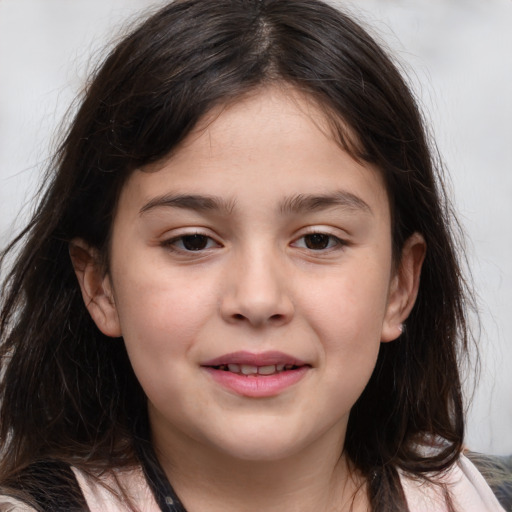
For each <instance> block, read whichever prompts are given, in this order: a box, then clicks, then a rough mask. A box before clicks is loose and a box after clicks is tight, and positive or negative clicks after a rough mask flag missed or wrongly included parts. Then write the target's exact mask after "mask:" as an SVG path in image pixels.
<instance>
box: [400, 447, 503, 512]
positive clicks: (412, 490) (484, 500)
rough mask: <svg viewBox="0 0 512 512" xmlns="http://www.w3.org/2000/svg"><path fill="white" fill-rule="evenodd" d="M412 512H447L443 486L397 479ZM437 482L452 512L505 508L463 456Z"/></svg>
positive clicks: (441, 487) (489, 511) (482, 511)
mask: <svg viewBox="0 0 512 512" xmlns="http://www.w3.org/2000/svg"><path fill="white" fill-rule="evenodd" d="M400 479H401V483H402V487H403V489H404V492H405V496H406V498H407V503H408V505H409V508H410V510H411V512H431V511H433V510H436V511H439V512H445V511H447V510H448V508H447V505H446V500H445V497H444V492H443V486H442V485H435V484H431V483H429V482H426V481H419V480H417V479H413V478H409V477H407V476H405V475H403V474H402V475H401V476H400ZM437 481H438V482H440V483H441V484H444V488H445V489H447V490H448V492H449V493H450V496H451V499H452V500H453V504H454V507H455V510H457V511H460V512H503V511H504V509H503V508H502V506H501V505H500V504H499V502H498V500H497V499H496V497H495V496H494V494H493V492H492V490H491V488H490V487H489V486H488V485H487V482H486V481H485V479H484V477H483V476H482V475H481V474H480V473H479V472H478V470H477V469H476V467H475V466H474V465H473V464H472V463H471V462H470V461H469V460H468V459H467V458H466V457H464V456H463V455H461V456H460V458H459V460H458V461H457V463H456V464H454V465H453V466H452V467H451V468H450V469H449V470H448V471H447V472H446V473H444V474H443V475H441V476H439V477H438V478H437Z"/></svg>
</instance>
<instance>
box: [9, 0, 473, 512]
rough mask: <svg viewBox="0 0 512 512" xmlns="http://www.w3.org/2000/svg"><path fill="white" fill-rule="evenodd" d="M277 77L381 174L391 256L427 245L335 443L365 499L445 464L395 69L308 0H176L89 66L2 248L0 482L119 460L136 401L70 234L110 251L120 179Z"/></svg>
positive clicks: (430, 177) (442, 320)
mask: <svg viewBox="0 0 512 512" xmlns="http://www.w3.org/2000/svg"><path fill="white" fill-rule="evenodd" d="M279 82H281V83H286V84H290V85H292V86H294V87H295V88H297V89H299V90H300V91H302V92H303V93H305V94H307V95H309V96H310V97H312V98H314V100H315V101H316V102H317V103H318V104H319V105H320V106H321V108H323V110H324V112H325V114H326V116H327V117H328V119H329V120H330V121H331V122H332V124H333V127H335V128H336V129H337V135H338V136H339V141H340V144H342V146H343V147H344V148H345V149H347V150H348V151H349V152H350V153H351V154H352V156H353V157H354V158H357V159H360V160H363V161H365V162H370V163H372V164H375V165H376V166H377V167H378V168H379V169H380V170H381V172H382V175H383V176H384V179H385V182H386V184H387V188H388V192H389V197H390V202H391V208H392V212H393V233H392V236H393V244H394V249H395V254H396V255H399V254H400V249H401V247H402V245H403V243H404V241H405V240H406V239H407V238H408V237H409V236H410V235H411V234H412V233H414V232H419V233H421V234H422V235H423V237H424V238H425V240H426V243H427V247H428V250H427V255H426V260H425V262H424V265H423V272H422V278H421V286H420V290H419V295H418V299H417V302H416V305H415V307H414V309H413V311H412V313H411V315H410V317H409V319H408V321H407V328H406V330H405V333H404V334H403V335H402V336H401V337H400V339H399V340H397V341H396V342H393V343H387V344H383V345H382V347H381V350H380V354H379V358H378V362H377V365H376V368H375V371H374V372H373V375H372V377H371V380H370V382H369V383H368V385H367V387H366V389H365V390H364V392H363V394H362V395H361V397H360V398H359V400H358V401H357V403H356V404H355V405H354V407H353V409H352V411H351V415H350V420H349V424H348V432H347V437H346V443H345V450H346V453H347V455H348V457H349V459H350V461H351V462H352V464H353V465H354V467H355V468H357V469H358V470H359V471H360V472H362V474H363V475H365V476H366V477H367V479H368V482H369V495H370V501H371V504H372V509H373V510H374V511H386V510H390V511H391V510H393V511H399V510H407V505H406V503H405V498H404V495H403V491H402V490H401V486H400V483H399V476H398V471H397V470H401V471H404V472H407V473H410V474H412V475H416V476H418V477H421V476H422V475H423V476H427V475H428V474H431V473H432V472H438V471H443V470H444V469H446V468H447V467H449V466H450V465H451V464H452V463H453V462H454V461H455V460H456V458H457V457H458V455H459V452H460V449H461V443H462V437H463V431H464V422H463V405H462V397H461V385H460V379H459V356H460V355H461V354H464V353H465V352H466V350H467V342H468V334H467V329H466V319H465V302H464V301H465V294H464V286H465V285H464V281H463V280H462V277H461V272H460V268H459V264H458V261H457V257H456V254H455V248H454V240H453V236H452V234H451V231H450V217H451V215H450V211H449V208H448V206H447V202H446V199H445V197H444V193H443V190H442V184H441V180H439V179H438V170H439V169H438V165H437V164H436V160H435V158H434V156H435V152H434V151H432V149H431V148H430V147H429V142H428V139H427V136H426V134H425V129H424V126H423V122H422V119H421V116H420V114H419V111H418V108H417V105H416V102H415V100H414V98H413V96H412V94H411V92H410V90H409V88H408V86H407V84H406V83H405V81H404V79H403V78H402V77H401V76H400V73H399V72H398V70H397V68H396V66H395V65H394V64H393V63H392V61H391V60H390V58H389V57H388V55H387V54H386V53H385V52H384V51H383V50H382V48H381V47H380V46H379V45H377V44H376V43H375V42H374V40H373V39H372V38H371V37H370V36H369V35H368V33H367V32H366V31H365V30H364V29H363V28H361V27H360V26H359V25H358V24H357V23H355V22H354V21H353V20H352V19H351V17H349V16H347V15H346V14H343V13H341V12H339V11H338V10H335V9H334V8H332V7H330V6H328V5H327V4H325V3H323V2H321V1H318V0H209V1H208V2H204V1H203V0H179V1H176V2H173V3H171V4H169V5H167V6H165V7H164V8H163V9H161V10H160V11H159V12H157V13H156V14H154V15H153V16H151V17H150V18H149V19H147V20H146V21H145V22H143V23H142V24H141V25H140V26H139V27H138V28H136V29H135V30H134V31H133V32H132V33H131V34H129V35H128V36H127V37H125V38H124V39H123V40H122V42H121V43H120V44H118V46H117V47H116V48H115V49H114V50H113V51H112V52H111V53H110V55H108V57H107V58H106V60H105V61H104V63H103V64H102V65H101V66H100V67H99V68H98V70H97V72H96V73H95V74H94V76H93V77H92V79H91V81H90V83H89V84H88V86H87V89H86V91H85V97H84V99H83V102H82V104H81V106H80V108H79V110H78V112H77V114H76V116H75V119H74V121H73V122H72V124H71V127H70V129H69V132H68V133H67V136H66V137H65V140H64V141H63V143H62V145H61V147H60V149H59V151H58V153H57V155H56V157H55V159H54V161H53V165H52V166H51V169H50V170H49V171H48V173H47V174H46V176H45V185H44V187H45V191H44V193H43V195H42V196H41V199H40V202H39V205H38V207H37V211H36V213H35V215H34V216H33V218H32V220H31V221H30V223H29V225H28V226H27V227H26V228H25V230H24V231H23V232H22V233H21V234H20V235H19V236H18V237H17V238H16V239H15V240H14V241H13V242H12V243H11V245H10V246H9V247H8V248H7V251H6V252H5V253H4V257H3V259H4V261H5V258H6V254H10V253H12V252H13V251H14V250H15V249H16V248H17V247H19V248H20V249H19V253H18V254H17V257H16V261H15V263H14V265H13V266H12V269H11V270H10V272H9V273H8V274H7V276H6V279H5V287H4V297H3V303H2V306H3V307H2V311H1V317H0V322H1V323H0V329H1V357H2V381H1V387H0V399H1V418H2V419H1V425H0V435H1V438H2V444H3V448H2V453H3V459H2V462H1V464H0V478H1V479H4V480H5V479H6V478H8V477H9V476H10V475H13V474H14V473H15V472H17V471H19V470H20V469H21V468H23V467H24V466H26V465H28V464H30V463H31V462H33V461H37V460H42V459H51V458H53V459H57V460H62V461H67V462H69V463H71V464H74V465H75V466H77V467H79V468H82V469H85V470H87V469H88V468H89V469H91V468H94V467H96V468H111V467H115V466H121V465H126V464H132V463H133V462H134V453H133V446H132V439H133V435H134V434H133V432H134V424H135V422H136V421H137V420H138V418H139V417H140V415H141V414H144V412H142V411H144V410H145V397H144V394H143V392H142V390H141V388H140V386H139V384H138V382H137V380H136V378H135V376H134V374H133V371H132V370H131V366H130V363H129V361H128V358H127V355H126V352H125V349H124V345H123V342H122V340H111V339H107V338H106V337H105V336H104V335H103V334H101V333H100V332H99V330H98V329H97V328H96V326H95V325H94V324H93V322H92V320H91V318H90V317H89V314H88V312H87V310H86V308H85V307H84V304H83V301H82V297H81V294H80V290H79V286H78V284H77V280H76V278H75V275H74V272H73V268H72V266H71V261H70V258H69V254H68V250H69V249H68V244H69V242H70V240H72V239H73V238H75V237H80V238H82V239H84V240H86V241H87V242H88V243H89V244H91V245H92V246H95V247H96V248H98V249H99V250H100V251H101V252H102V253H103V254H104V255H105V258H106V260H108V241H109V231H110V228H111V223H112V218H113V213H114V211H115V208H116V201H117V197H118V194H119V192H120V190H121V188H122V186H123V184H124V182H125V180H126V178H127V177H128V176H129V175H130V173H131V172H132V171H133V170H134V169H137V168H140V167H142V166H145V165H147V164H149V163H152V162H156V161H158V160H160V159H162V158H163V157H165V156H166V155H168V154H169V152H171V151H172V150H173V149H174V148H176V147H177V145H178V144H179V143H180V141H182V140H183V139H184V137H186V136H187V134H188V133H189V132H190V131H191V130H192V129H193V128H194V127H195V126H196V124H197V123H198V121H199V120H200V119H201V118H203V116H205V114H206V113H208V112H209V111H211V109H212V108H213V107H215V106H219V105H223V104H226V103H227V102H233V101H236V99H237V98H239V97H241V96H242V95H244V94H247V93H249V92H251V91H254V90H256V89H257V88H259V87H262V86H265V85H267V84H271V83H279ZM345 126H346V127H348V130H346V129H344V127H345ZM349 132H350V134H352V137H350V136H349ZM425 444H426V445H428V446H429V448H430V449H429V450H427V451H428V456H427V455H424V453H425V449H424V445H425Z"/></svg>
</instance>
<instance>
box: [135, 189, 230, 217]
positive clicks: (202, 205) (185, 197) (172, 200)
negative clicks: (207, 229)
mask: <svg viewBox="0 0 512 512" xmlns="http://www.w3.org/2000/svg"><path fill="white" fill-rule="evenodd" d="M161 207H167V208H183V209H185V210H196V211H208V210H210V211H218V212H220V213H223V214H226V215H229V214H230V213H231V212H232V211H233V209H234V207H235V202H234V201H233V200H225V199H223V198H221V197H217V196H210V195H199V194H165V195H163V196H158V197H155V198H153V199H151V201H148V202H147V203H146V204H145V205H144V206H143V207H142V208H141V209H140V210H139V214H140V215H142V214H144V213H146V212H148V211H150V210H153V209H155V208H161Z"/></svg>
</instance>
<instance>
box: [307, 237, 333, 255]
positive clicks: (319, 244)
mask: <svg viewBox="0 0 512 512" xmlns="http://www.w3.org/2000/svg"><path fill="white" fill-rule="evenodd" d="M331 238H332V237H331V236H329V235H326V234H324V233H313V234H311V235H305V236H304V244H305V246H306V247H307V248H308V249H312V250H314V251H321V250H322V249H327V248H328V247H329V246H330V242H331Z"/></svg>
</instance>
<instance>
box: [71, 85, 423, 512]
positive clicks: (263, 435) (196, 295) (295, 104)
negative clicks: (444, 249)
mask: <svg viewBox="0 0 512 512" xmlns="http://www.w3.org/2000/svg"><path fill="white" fill-rule="evenodd" d="M148 171H150V172H148ZM183 196H187V197H189V196H200V197H201V198H203V199H201V201H202V202H201V201H197V200H195V201H190V200H187V201H183V200H182V199H180V200H178V201H177V200H176V197H181V198H182V197H183ZM205 197H207V199H211V198H212V197H214V198H215V202H216V204H215V205H212V204H209V203H208V201H206V202H205V200H204V198H205ZM306 197H307V198H310V197H314V198H316V200H309V201H308V200H304V198H306ZM319 197H320V198H321V200H318V198H319ZM327 197H328V198H329V199H328V200H327V199H326V198H327ZM298 198H302V200H299V199H298ZM207 203H208V204H209V206H208V207H205V205H206V204H207ZM213 206H215V207H213ZM390 233H391V219H390V207H389V202H388V197H387V193H386V189H385V186H384V182H383V179H382V176H381V175H380V173H379V172H378V170H377V169H375V168H372V167H371V166H369V165H362V164H360V163H357V162H355V161H354V160H353V159H352V158H351V157H350V156H349V155H348V154H347V153H346V152H345V151H343V150H342V149H341V148H340V146H339V145H338V144H337V143H336V141H335V140H334V139H333V138H332V137H331V136H330V134H329V130H328V128H327V124H326V122H325V121H324V118H323V116H322V114H321V112H320V111H319V110H318V109H317V108H316V107H315V105H314V104H313V103H312V102H311V101H310V100H308V98H306V97H304V96H302V95H301V94H300V93H298V92H297V91H294V90H293V89H290V88H284V87H282V88H277V87H275V88H267V89H263V90H260V91H258V92H257V93H255V94H253V95H251V96H248V97H245V98H243V99H241V100H239V101H238V102H236V103H234V104H233V105H230V106H226V107H224V108H223V109H220V110H218V111H216V112H213V113H211V115H209V116H207V117H206V118H205V119H204V120H203V122H202V123H200V125H199V126H198V127H197V128H196V129H195V130H194V132H193V133H192V134H191V135H190V136H189V137H188V138H187V139H186V140H185V141H184V143H183V144H182V145H181V146H180V147H179V148H178V149H177V150H176V151H174V152H173V154H172V155H171V156H170V157H169V158H168V159H166V160H165V161H163V162H160V163H159V165H158V166H156V167H153V168H152V169H145V170H141V171H135V172H134V173H133V174H132V176H131V177H130V178H129V179H128V181H127V183H126V184H125V185H124V188H123V190H122V193H121V196H120V199H119V204H118V206H117V211H116V215H115V219H114V224H113V231H112V240H111V259H110V269H111V271H110V273H109V274H107V275H105V273H104V271H103V269H101V268H100V265H99V258H97V255H96V253H95V251H94V249H92V248H90V247H88V246H87V245H86V244H85V243H84V242H83V241H81V240H76V241H75V242H74V244H73V247H74V249H73V251H72V258H73V261H74V264H75V269H76V271H77V276H78V279H79V282H80V284H81V287H82V292H83V295H84V300H85V302H86V304H87V307H88V308H89V311H90V313H91V315H92V317H93V319H94V320H95V322H96V324H97V325H98V327H99V328H100V330H102V331H103V332H104V333H105V334H107V335H109V336H123V338H124V342H125V344H126V348H127V351H128V354H129V357H130V360H131V362H132V365H133V368H134V370H135V373H136V375H137V378H138V379H139V381H140V383H141V385H142V387H143V389H144V391H145V392H146V394H147V396H148V410H149V418H150V424H151V429H152V435H153V440H154V444H155V448H156V450H157V453H158V456H159V458H160V461H161V463H162V466H163V467H164V469H165V471H166V472H167V474H168V476H169V478H170V480H171V482H172V483H173V486H174V487H175V489H176V490H177V492H178V494H179V495H180V497H181V498H182V499H183V501H184V503H185V505H186V506H187V509H188V510H189V511H192V512H193V511H199V510H201V511H205V510H206V511H217V510H218V511H220V510H222V511H224V512H225V511H229V510H236V511H252V510H266V511H270V510H293V511H311V510H319V511H321V510H325V511H331V510H344V509H345V507H348V506H349V504H350V503H352V498H353V496H354V495H355V494H356V490H357V489H358V488H362V489H364V482H362V481H361V480H360V479H359V478H358V476H357V474H356V473H354V472H352V473H351V472H350V471H349V469H348V465H347V461H346V460H345V458H344V457H343V456H341V457H340V454H341V453H342V451H343V444H344V439H345V431H346V426H347V421H348V417H349V413H350V410H351V408H352V406H353V404H354V403H355V401H356V400H357V398H358V397H359V395H360V394H361V392H362V391H363V389H364V387H365V385H366V383H367V382H368V380H369V378H370V376H371V373H372V371H373V368H374V365H375V362H376V358H377V355H378V352H379V347H380V344H381V343H383V342H392V341H393V340H395V339H396V338H397V337H398V336H399V335H400V327H401V323H402V322H403V321H404V320H405V318H406V317H407V315H408V314H409V312H410V310H411V308H412V306H413V304H414V300H415V297H416V293H417V289H418V283H419V274H420V269H421V263H422V261H423V256H424V252H425V244H424V242H423V239H422V238H421V236H420V235H417V234H415V235H413V236H412V237H411V239H409V240H408V241H407V243H406V244H405V246H404V249H403V252H402V255H401V259H400V262H399V264H398V265H396V264H395V262H394V261H393V258H392V249H391V235H390ZM313 234H317V235H316V237H315V236H312V235H313ZM195 235H200V237H197V236H196V237H195V238H192V237H194V236H195ZM183 237H188V238H183ZM192 243H196V244H198V246H199V247H200V249H199V250H187V248H190V246H191V244H192ZM195 247H197V245H196V246H195ZM236 351H246V352H249V353H251V354H261V353H265V352H266V351H280V352H283V353H285V354H288V355H290V356H292V357H294V358H298V359H300V360H301V361H303V362H305V363H306V370H305V372H304V376H303V377H302V378H301V379H300V380H299V381H298V382H296V383H295V384H293V385H291V386H288V387H286V388H285V389H284V390H281V391H280V392H279V393H276V394H275V395H273V396H268V397H263V398H261V397H257V398H254V397H248V396H243V395H242V394H240V393H237V392H234V391H233V390H231V389H227V388H226V387H224V386H222V385H220V384H219V383H218V382H216V381H215V380H214V379H213V378H212V377H211V375H210V374H209V373H208V372H207V371H206V370H205V368H204V366H203V365H204V363H205V361H209V360H211V359H213V358H217V357H219V356H223V355H224V354H229V353H233V352H236ZM255 378H259V377H255ZM354 506H355V508H354V510H365V509H367V503H366V498H365V493H364V492H360V493H358V494H357V496H356V499H355V501H354Z"/></svg>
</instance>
